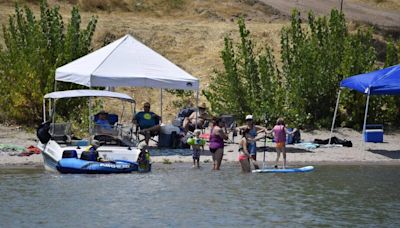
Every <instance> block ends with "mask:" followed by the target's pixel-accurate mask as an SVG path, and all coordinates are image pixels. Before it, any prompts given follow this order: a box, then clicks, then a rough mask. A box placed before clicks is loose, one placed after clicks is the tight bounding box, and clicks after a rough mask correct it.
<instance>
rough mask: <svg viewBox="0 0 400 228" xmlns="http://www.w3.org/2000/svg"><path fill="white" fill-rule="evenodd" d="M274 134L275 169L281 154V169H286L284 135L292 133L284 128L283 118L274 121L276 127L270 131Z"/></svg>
mask: <svg viewBox="0 0 400 228" xmlns="http://www.w3.org/2000/svg"><path fill="white" fill-rule="evenodd" d="M272 132H273V133H274V141H275V148H276V153H277V154H276V160H275V168H278V161H279V157H280V156H281V153H282V154H283V168H284V169H285V168H286V134H292V132H288V131H287V129H286V127H285V121H284V120H283V118H278V120H277V121H276V125H275V126H274V128H273V129H272Z"/></svg>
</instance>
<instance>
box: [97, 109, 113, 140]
mask: <svg viewBox="0 0 400 228" xmlns="http://www.w3.org/2000/svg"><path fill="white" fill-rule="evenodd" d="M96 129H97V131H98V132H99V133H101V134H112V133H113V126H111V124H110V122H109V121H108V113H107V112H105V111H104V110H101V111H100V112H99V113H98V119H97V120H96Z"/></svg>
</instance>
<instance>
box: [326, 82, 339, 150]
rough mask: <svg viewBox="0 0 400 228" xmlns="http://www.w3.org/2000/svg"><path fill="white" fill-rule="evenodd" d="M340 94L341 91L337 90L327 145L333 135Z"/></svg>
mask: <svg viewBox="0 0 400 228" xmlns="http://www.w3.org/2000/svg"><path fill="white" fill-rule="evenodd" d="M341 92H342V90H341V89H339V92H338V95H337V99H336V107H335V112H334V114H333V120H332V127H331V133H330V135H329V141H328V145H330V144H331V139H332V133H333V128H334V127H335V121H336V114H337V110H338V107H339V100H340V93H341Z"/></svg>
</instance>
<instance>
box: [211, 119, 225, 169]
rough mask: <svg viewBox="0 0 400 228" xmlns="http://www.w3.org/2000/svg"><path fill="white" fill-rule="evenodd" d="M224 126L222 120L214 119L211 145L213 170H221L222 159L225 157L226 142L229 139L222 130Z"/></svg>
mask: <svg viewBox="0 0 400 228" xmlns="http://www.w3.org/2000/svg"><path fill="white" fill-rule="evenodd" d="M224 124H225V123H224V122H223V121H222V119H221V118H219V117H218V118H213V124H212V128H211V131H210V145H209V148H210V152H211V154H212V158H213V168H212V170H220V166H221V162H222V157H223V156H224V140H226V139H228V135H227V134H226V133H225V132H224V131H223V130H222V129H223V128H224Z"/></svg>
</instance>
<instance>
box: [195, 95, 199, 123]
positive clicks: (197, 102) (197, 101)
mask: <svg viewBox="0 0 400 228" xmlns="http://www.w3.org/2000/svg"><path fill="white" fill-rule="evenodd" d="M196 108H197V110H199V90H197V91H196ZM198 113H199V112H198V111H196V125H195V128H196V129H197V118H198V116H197V114H198Z"/></svg>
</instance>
